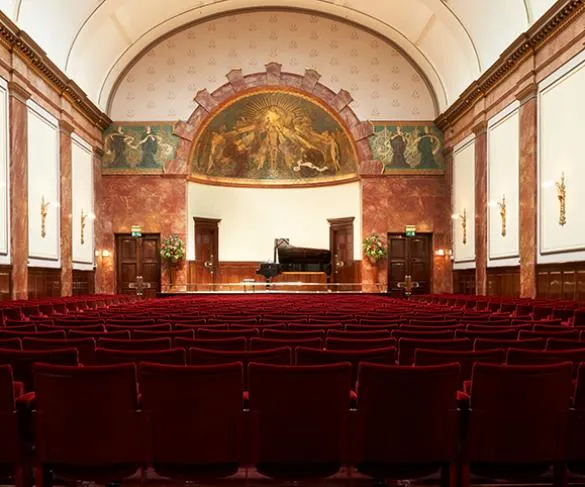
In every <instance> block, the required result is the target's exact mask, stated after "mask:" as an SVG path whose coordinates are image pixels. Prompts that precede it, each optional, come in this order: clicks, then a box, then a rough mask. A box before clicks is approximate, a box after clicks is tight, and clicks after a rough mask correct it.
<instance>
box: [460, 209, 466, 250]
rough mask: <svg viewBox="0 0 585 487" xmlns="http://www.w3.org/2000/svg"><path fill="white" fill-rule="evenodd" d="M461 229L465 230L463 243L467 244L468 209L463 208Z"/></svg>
mask: <svg viewBox="0 0 585 487" xmlns="http://www.w3.org/2000/svg"><path fill="white" fill-rule="evenodd" d="M461 230H462V231H463V245H467V209H466V208H463V215H461Z"/></svg>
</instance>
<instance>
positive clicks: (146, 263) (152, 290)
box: [116, 233, 160, 298]
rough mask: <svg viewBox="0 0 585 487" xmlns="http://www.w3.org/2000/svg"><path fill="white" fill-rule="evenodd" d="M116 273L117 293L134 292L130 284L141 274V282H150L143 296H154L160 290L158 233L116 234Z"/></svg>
mask: <svg viewBox="0 0 585 487" xmlns="http://www.w3.org/2000/svg"><path fill="white" fill-rule="evenodd" d="M116 274H117V286H118V287H117V289H118V293H122V294H126V293H132V294H134V293H136V289H135V288H132V287H131V286H130V285H131V284H134V283H136V282H137V278H138V276H142V282H143V283H145V284H150V287H146V288H145V289H144V290H143V295H144V297H147V298H148V297H156V294H157V293H158V292H160V235H159V234H158V233H157V234H145V235H143V236H142V237H132V236H131V235H130V234H116Z"/></svg>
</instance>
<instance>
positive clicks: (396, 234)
mask: <svg viewBox="0 0 585 487" xmlns="http://www.w3.org/2000/svg"><path fill="white" fill-rule="evenodd" d="M421 235H423V236H427V237H429V239H428V242H429V248H428V251H429V293H432V292H433V287H434V279H433V274H434V267H435V259H434V258H433V257H434V253H433V249H434V246H433V244H434V236H433V232H416V234H415V235H414V236H415V237H419V236H421ZM391 236H392V237H399V236H400V237H404V239H408V238H412V237H407V236H406V234H405V233H404V232H387V233H386V242H390V237H391ZM387 248H388V252H387V254H386V255H387V256H386V292H387V293H388V294H390V293H391V292H392V289H390V258H389V255H390V246H389V245H388V246H387Z"/></svg>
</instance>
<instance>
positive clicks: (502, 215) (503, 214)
mask: <svg viewBox="0 0 585 487" xmlns="http://www.w3.org/2000/svg"><path fill="white" fill-rule="evenodd" d="M498 208H499V209H500V218H501V220H502V230H501V232H500V233H501V234H502V237H505V236H506V233H507V231H506V195H505V194H504V195H502V201H498Z"/></svg>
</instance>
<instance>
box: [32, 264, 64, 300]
mask: <svg viewBox="0 0 585 487" xmlns="http://www.w3.org/2000/svg"><path fill="white" fill-rule="evenodd" d="M57 296H61V269H49V268H46V267H29V268H28V298H29V299H35V298H52V297H57Z"/></svg>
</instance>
